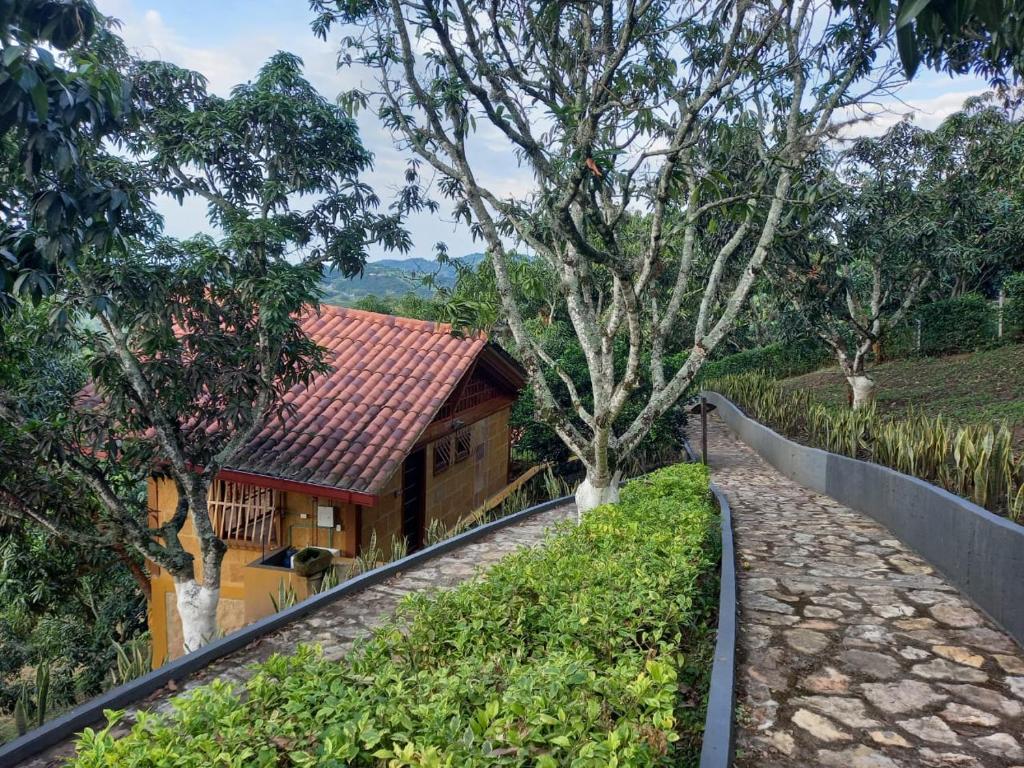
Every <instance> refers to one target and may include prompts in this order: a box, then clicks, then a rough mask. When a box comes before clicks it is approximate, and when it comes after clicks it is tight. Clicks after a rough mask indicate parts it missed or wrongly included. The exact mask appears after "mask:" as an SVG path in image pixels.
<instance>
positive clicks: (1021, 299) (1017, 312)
mask: <svg viewBox="0 0 1024 768" xmlns="http://www.w3.org/2000/svg"><path fill="white" fill-rule="evenodd" d="M1003 291H1005V293H1006V300H1005V303H1004V304H1003V327H1004V328H1005V333H1006V334H1007V335H1008V336H1009V337H1010V338H1013V339H1021V338H1024V272H1018V273H1017V274H1015V275H1010V276H1009V277H1007V278H1006V279H1005V280H1004V281H1003Z"/></svg>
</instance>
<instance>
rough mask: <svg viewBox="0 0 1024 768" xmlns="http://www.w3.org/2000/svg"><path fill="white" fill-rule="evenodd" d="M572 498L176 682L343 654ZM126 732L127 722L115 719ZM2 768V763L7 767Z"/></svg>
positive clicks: (58, 757)
mask: <svg viewBox="0 0 1024 768" xmlns="http://www.w3.org/2000/svg"><path fill="white" fill-rule="evenodd" d="M575 516H576V507H575V505H574V504H568V505H566V506H562V507H557V508H556V509H552V510H548V511H547V512H541V513H538V514H536V515H533V516H531V517H530V518H528V519H527V520H525V521H523V522H521V523H516V524H514V525H509V526H508V527H506V528H501V529H499V530H497V531H495V532H494V533H491V534H488V535H487V536H484V537H483V538H481V539H478V540H477V541H474V542H472V543H471V544H467V545H465V546H463V547H460V548H459V549H456V550H454V551H451V552H448V553H446V554H444V555H441V556H439V557H435V558H432V559H430V560H428V561H426V562H425V563H422V564H420V565H418V566H416V567H414V568H410V569H409V570H407V571H404V572H402V573H400V574H398V575H396V576H394V577H393V578H391V579H389V580H388V581H385V582H383V583H382V584H378V585H376V586H373V587H368V588H367V589H364V590H362V591H361V592H358V593H356V594H354V595H350V596H347V597H344V598H342V599H341V600H339V601H337V602H336V603H333V604H331V605H329V606H326V607H324V608H322V609H320V610H318V611H316V612H314V613H311V614H308V615H306V616H304V617H302V618H301V619H298V620H296V621H294V622H292V623H291V624H288V625H287V626H285V627H282V628H281V629H279V630H277V631H275V632H271V633H270V634H268V635H264V636H263V637H261V638H260V639H258V640H256V641H255V642H253V643H251V644H250V645H248V646H246V647H245V648H243V649H241V650H239V651H235V652H234V653H232V654H229V655H228V656H225V657H224V658H222V659H219V660H218V661H216V662H214V663H213V664H211V665H210V666H208V667H206V668H204V669H203V670H201V671H200V672H198V673H197V674H195V675H193V676H191V677H190V678H189V679H188V680H187V681H184V682H183V684H182V685H181V686H180V687H181V688H183V689H185V690H188V689H191V688H195V687H196V686H199V685H203V684H204V683H208V682H210V681H211V680H213V679H215V678H217V679H221V680H225V681H230V682H235V683H244V681H246V680H248V679H249V678H250V677H252V675H253V665H254V664H256V663H258V662H260V661H263V660H265V659H267V658H269V657H270V656H271V655H272V654H275V653H291V652H293V651H294V650H295V648H296V647H297V646H298V645H299V644H306V645H319V646H321V647H322V648H323V651H324V655H325V656H327V657H328V658H332V659H338V658H341V657H342V656H344V655H345V653H346V652H348V650H349V649H350V648H351V647H352V644H353V643H354V642H355V641H356V640H358V639H359V638H361V637H365V636H367V635H369V634H370V633H371V632H372V631H373V630H374V628H376V627H378V626H380V625H381V624H382V623H383V622H384V621H386V620H387V619H388V618H389V617H390V616H391V615H392V612H393V611H394V609H395V607H396V606H397V604H398V602H399V600H401V599H402V598H403V597H405V596H406V595H408V594H410V593H412V592H422V591H424V590H429V589H439V588H440V589H445V588H450V587H453V586H455V585H456V584H459V583H461V582H463V581H467V580H468V579H471V578H473V577H475V576H476V575H477V574H478V573H479V572H480V570H481V569H483V568H487V567H489V566H491V565H494V564H495V563H497V562H498V561H499V560H501V559H502V558H503V557H505V556H506V555H508V554H511V553H512V552H514V551H516V550H517V549H520V548H522V547H529V546H534V545H535V544H537V543H539V542H540V541H541V540H542V539H543V537H544V535H545V533H546V532H547V531H548V530H549V529H550V528H551V527H552V526H554V525H556V524H557V523H559V522H561V521H563V520H568V519H575ZM178 688H179V686H177V685H176V686H174V690H170V689H166V688H165V689H163V690H161V691H158V692H157V693H155V694H153V695H151V696H150V697H149V698H147V699H145V700H144V701H142V702H140V703H139V704H138V705H137V706H135V707H133V708H132V709H131V710H129V713H128V716H127V718H126V719H127V720H128V721H132V720H134V713H135V712H137V711H138V710H140V709H141V710H146V711H151V712H167V711H169V710H170V709H171V699H172V698H174V696H176V695H177V693H176V691H177V690H178ZM118 728H119V730H120V731H122V732H124V731H127V728H126V727H124V726H121V725H119V726H118ZM73 754H74V739H69V740H68V741H66V742H65V743H63V744H61V745H59V746H57V747H54V748H52V749H50V750H48V751H47V752H45V753H43V754H42V755H39V756H37V757H34V758H32V759H30V760H27V761H24V762H22V763H21V764H20V766H21V768H50V767H51V766H58V765H63V764H64V761H65V760H67V758H68V757H70V756H72V755H73ZM5 768H6V767H5Z"/></svg>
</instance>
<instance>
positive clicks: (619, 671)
mask: <svg viewBox="0 0 1024 768" xmlns="http://www.w3.org/2000/svg"><path fill="white" fill-rule="evenodd" d="M717 558H718V537H717V523H716V519H715V511H714V509H713V506H712V504H711V503H710V500H709V496H708V480H707V474H706V471H705V470H704V468H702V467H700V466H698V465H685V466H673V467H669V468H667V469H664V470H660V471H658V472H656V473H654V474H652V475H650V476H648V477H646V478H642V479H640V480H637V481H634V482H633V483H630V484H629V485H628V486H627V487H626V488H624V489H623V493H622V502H621V503H620V504H618V505H615V506H606V507H601V508H599V509H597V510H594V511H592V512H590V513H588V514H587V515H586V516H585V517H584V519H583V522H582V523H581V524H580V525H579V526H572V525H568V524H566V525H563V526H562V527H561V528H560V529H559V530H558V531H557V532H556V533H554V534H552V535H549V537H548V538H547V540H546V542H545V546H544V547H534V548H529V549H525V550H521V551H519V552H517V553H515V554H512V555H510V556H509V557H506V558H505V559H504V560H502V561H501V562H500V563H499V564H498V565H496V566H495V567H494V568H492V569H491V570H490V571H489V572H488V573H487V575H486V577H484V578H483V579H481V580H478V581H475V582H471V583H468V584H464V585H462V586H461V587H459V588H456V589H454V590H452V591H449V592H441V593H438V594H434V595H428V596H424V595H414V596H411V597H410V598H407V599H406V601H404V602H403V604H402V605H401V607H400V609H399V612H398V615H397V616H396V620H395V622H394V623H393V624H391V625H389V626H386V627H384V628H383V629H381V630H379V631H378V632H377V633H376V634H375V635H374V636H373V637H372V638H370V639H368V640H367V641H365V642H363V643H362V644H360V645H357V647H356V649H355V650H353V651H352V653H351V654H350V655H349V656H348V657H347V658H346V659H345V660H343V661H341V662H331V661H327V660H325V659H324V658H322V657H321V656H320V655H319V654H318V653H317V652H315V651H314V650H311V649H308V648H300V649H299V650H298V651H297V653H296V654H295V655H293V656H276V657H274V658H271V659H270V660H268V661H267V662H266V663H264V664H263V665H262V667H261V668H260V670H259V671H258V673H257V674H256V675H255V677H253V678H252V679H251V680H250V681H249V682H248V683H247V684H246V691H245V695H244V696H243V695H240V694H239V693H238V692H236V691H234V690H233V689H232V687H231V686H230V685H229V684H226V683H219V682H218V683H213V684H211V685H209V686H205V687H201V688H197V689H195V690H194V691H192V692H190V695H189V696H188V697H184V698H179V699H178V700H177V701H176V704H175V706H176V712H175V714H173V715H170V716H161V715H143V716H142V717H140V720H139V722H138V723H137V724H136V725H135V726H134V727H133V729H132V731H131V733H130V734H128V735H127V736H125V737H124V738H122V739H115V738H114V737H113V736H112V735H111V734H110V732H109V728H108V729H107V730H104V731H101V732H99V733H95V732H93V731H91V730H87V731H86V732H85V733H84V734H83V736H82V737H81V739H80V741H79V744H78V750H79V751H78V756H77V758H76V760H75V761H74V763H73V765H75V766H77V768H99V766H110V765H118V766H125V767H128V766H135V767H139V766H171V765H174V766H196V768H198V767H199V766H207V765H218V766H243V765H244V766H284V765H291V766H312V765H316V766H324V767H326V766H348V765H351V766H384V765H394V766H406V765H416V766H494V765H510V766H511V765H514V766H526V765H529V766H540V767H541V768H552V767H553V766H558V765H574V766H595V767H596V766H610V765H619V766H655V765H664V766H668V765H696V763H697V751H698V749H699V747H698V742H699V733H700V729H701V725H702V721H703V709H704V708H703V705H702V704H699V703H698V704H697V705H696V706H695V705H694V704H695V702H694V701H693V700H692V699H691V697H692V696H693V695H694V694H692V693H687V692H688V691H696V692H700V693H698V694H697V696H698V698H700V699H702V698H703V691H704V690H705V688H706V672H707V670H708V667H709V665H710V656H711V646H712V635H713V633H712V631H711V630H710V629H709V625H710V618H711V614H712V611H713V610H714V606H715V603H716V600H717V587H716V584H715V579H714V572H715V567H714V566H715V563H716V561H717ZM115 720H116V716H115Z"/></svg>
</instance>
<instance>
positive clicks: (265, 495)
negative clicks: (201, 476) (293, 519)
mask: <svg viewBox="0 0 1024 768" xmlns="http://www.w3.org/2000/svg"><path fill="white" fill-rule="evenodd" d="M207 509H209V511H210V521H211V523H212V524H213V530H214V532H215V533H216V534H217V536H218V537H219V538H221V539H223V540H224V541H225V542H227V543H228V544H229V545H231V546H236V547H245V548H251V549H264V548H266V549H272V548H274V547H277V546H279V545H280V542H281V518H282V512H281V498H280V493H279V492H278V491H276V490H274V489H273V488H262V487H260V486H256V485H245V484H242V483H232V482H228V481H226V480H215V481H214V482H213V484H212V485H211V486H210V496H209V499H208V501H207Z"/></svg>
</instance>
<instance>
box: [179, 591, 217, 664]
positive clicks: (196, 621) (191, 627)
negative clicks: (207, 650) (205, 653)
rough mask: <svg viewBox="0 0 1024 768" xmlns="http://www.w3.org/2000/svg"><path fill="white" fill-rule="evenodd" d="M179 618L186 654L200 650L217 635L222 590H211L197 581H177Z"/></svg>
mask: <svg viewBox="0 0 1024 768" xmlns="http://www.w3.org/2000/svg"><path fill="white" fill-rule="evenodd" d="M174 593H175V596H176V597H177V604H178V616H180V617H181V634H182V640H183V643H184V646H185V653H189V652H191V651H195V650H198V649H199V648H202V647H203V646H204V645H206V644H207V643H209V642H210V641H211V640H213V639H214V637H216V635H217V604H218V603H219V602H220V589H210V588H209V587H206V586H203V585H202V584H200V583H199V582H198V581H196V580H195V579H184V580H182V581H175V583H174Z"/></svg>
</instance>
